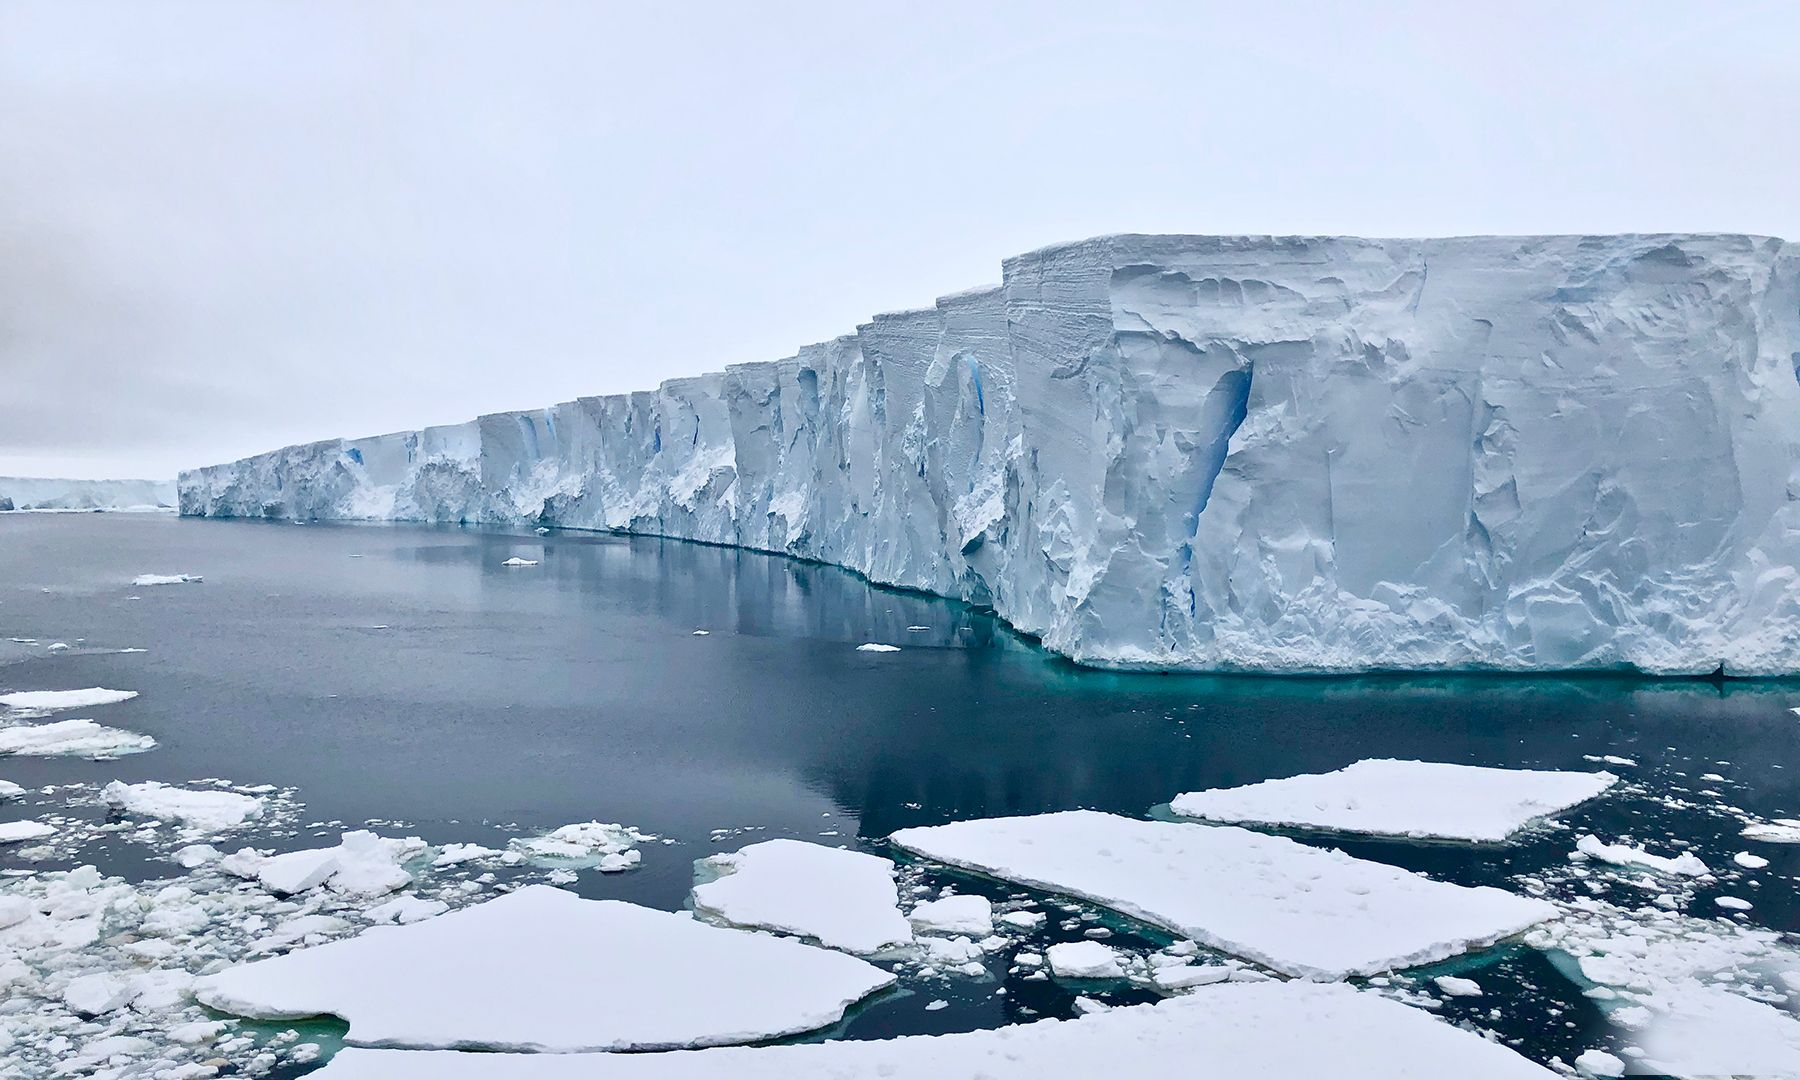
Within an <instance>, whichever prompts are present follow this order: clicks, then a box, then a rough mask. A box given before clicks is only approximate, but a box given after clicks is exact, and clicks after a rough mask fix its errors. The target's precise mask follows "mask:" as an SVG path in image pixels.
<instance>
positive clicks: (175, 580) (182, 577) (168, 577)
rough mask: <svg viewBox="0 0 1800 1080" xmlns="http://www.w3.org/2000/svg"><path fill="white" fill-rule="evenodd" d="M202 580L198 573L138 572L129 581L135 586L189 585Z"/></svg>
mask: <svg viewBox="0 0 1800 1080" xmlns="http://www.w3.org/2000/svg"><path fill="white" fill-rule="evenodd" d="M202 580H204V579H203V578H201V576H200V575H199V574H139V575H138V576H137V577H134V578H132V579H131V583H132V584H133V585H137V586H144V585H190V584H193V583H195V582H198V581H202Z"/></svg>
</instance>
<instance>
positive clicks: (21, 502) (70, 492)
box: [0, 476, 176, 511]
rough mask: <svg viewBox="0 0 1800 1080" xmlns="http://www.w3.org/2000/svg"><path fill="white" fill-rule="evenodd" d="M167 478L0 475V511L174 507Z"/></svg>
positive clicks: (159, 508)
mask: <svg viewBox="0 0 1800 1080" xmlns="http://www.w3.org/2000/svg"><path fill="white" fill-rule="evenodd" d="M175 506H176V494H175V483H174V482H173V481H170V480H52V479H48V478H41V477H26V476H0V511H5V510H139V511H149V510H173V509H175Z"/></svg>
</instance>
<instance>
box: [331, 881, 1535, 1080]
mask: <svg viewBox="0 0 1800 1080" xmlns="http://www.w3.org/2000/svg"><path fill="white" fill-rule="evenodd" d="M446 917H448V916H446ZM440 921H441V920H440ZM317 1075H318V1077H319V1080H703V1078H704V1080H721V1078H725V1077H730V1078H732V1080H877V1078H880V1080H952V1078H963V1077H982V1078H983V1080H1093V1078H1094V1077H1108V1076H1119V1077H1124V1076H1143V1077H1161V1076H1173V1075H1183V1076H1196V1077H1201V1076H1206V1077H1250V1076H1266V1077H1304V1076H1330V1077H1333V1078H1334V1080H1440V1078H1442V1077H1445V1076H1455V1077H1458V1078H1459V1080H1550V1078H1551V1077H1554V1076H1555V1075H1556V1074H1555V1073H1552V1072H1550V1071H1549V1070H1547V1069H1544V1068H1542V1067H1541V1066H1538V1065H1536V1064H1534V1063H1532V1062H1530V1061H1527V1060H1526V1059H1525V1058H1523V1057H1521V1056H1519V1055H1518V1054H1516V1053H1514V1052H1513V1051H1512V1050H1509V1049H1507V1048H1506V1047H1504V1046H1500V1045H1498V1044H1496V1043H1491V1042H1488V1041H1487V1040H1486V1039H1483V1038H1481V1037H1480V1036H1478V1035H1474V1034H1471V1033H1469V1032H1467V1031H1463V1030H1461V1029H1460V1028H1456V1027H1452V1026H1451V1025H1449V1024H1446V1023H1442V1022H1441V1021H1438V1020H1436V1019H1434V1018H1433V1017H1431V1016H1430V1015H1428V1014H1426V1013H1425V1012H1423V1011H1421V1010H1418V1009H1412V1008H1408V1007H1407V1006H1405V1005H1401V1004H1398V1003H1396V1002H1393V1001H1388V1000H1385V999H1383V998H1381V997H1378V996H1376V995H1374V994H1369V993H1362V992H1359V991H1356V990H1352V989H1350V988H1348V987H1345V986H1340V985H1321V984H1315V983H1305V982H1294V983H1274V982H1270V983H1256V984H1228V985H1221V986H1214V987H1209V988H1207V989H1205V990H1202V991H1199V992H1196V993H1193V994H1190V995H1187V996H1184V997H1179V998H1172V999H1170V1000H1167V1001H1163V1002H1160V1003H1157V1004H1155V1005H1138V1006H1132V1007H1129V1008H1117V1009H1110V1010H1107V1011H1105V1012H1101V1013H1097V1014H1095V1015H1092V1016H1086V1017H1083V1018H1081V1019H1079V1020H1044V1021H1039V1022H1037V1023H1032V1024H1019V1025H1014V1026H1010V1027H1002V1028H995V1029H990V1030H986V1031H971V1032H962V1033H957V1034H953V1035H937V1036H933V1035H907V1036H902V1037H900V1038H895V1039H882V1040H843V1041H833V1042H824V1043H811V1044H805V1045H799V1046H775V1047H754V1048H753V1047H732V1048H724V1049H715V1050H697V1051H688V1052H678V1053H669V1054H580V1055H568V1054H458V1053H445V1052H417V1051H400V1050H356V1049H350V1050H345V1051H342V1052H341V1053H339V1054H338V1055H337V1056H336V1057H334V1058H333V1059H332V1060H331V1063H330V1064H328V1065H327V1066H326V1067H325V1068H324V1069H323V1070H322V1071H320V1072H319V1073H318V1074H317Z"/></svg>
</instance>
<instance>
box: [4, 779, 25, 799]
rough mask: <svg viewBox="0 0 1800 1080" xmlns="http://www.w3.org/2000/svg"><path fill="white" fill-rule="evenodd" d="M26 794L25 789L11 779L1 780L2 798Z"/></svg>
mask: <svg viewBox="0 0 1800 1080" xmlns="http://www.w3.org/2000/svg"><path fill="white" fill-rule="evenodd" d="M23 794H25V789H24V788H22V787H20V786H19V785H18V784H15V783H13V782H12V781H11V780H0V800H4V799H16V798H18V797H19V796H21V795H23Z"/></svg>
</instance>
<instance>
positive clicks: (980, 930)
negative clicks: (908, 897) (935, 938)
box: [906, 893, 994, 937]
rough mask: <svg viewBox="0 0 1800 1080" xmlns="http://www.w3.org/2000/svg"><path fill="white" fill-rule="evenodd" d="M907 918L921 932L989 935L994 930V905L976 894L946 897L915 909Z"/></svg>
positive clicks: (975, 935)
mask: <svg viewBox="0 0 1800 1080" xmlns="http://www.w3.org/2000/svg"><path fill="white" fill-rule="evenodd" d="M906 920H907V921H908V922H910V923H912V925H913V929H915V930H918V931H920V932H921V933H940V934H968V935H969V936H970V937H986V936H988V935H989V934H991V933H993V932H994V905H993V904H992V903H991V902H990V901H989V900H988V898H987V897H985V896H977V895H975V894H973V893H964V894H959V895H956V896H946V897H943V898H941V899H938V900H929V901H926V902H925V903H923V904H920V905H919V906H918V907H915V908H913V909H912V911H911V912H909V913H908V914H907V916H906Z"/></svg>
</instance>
